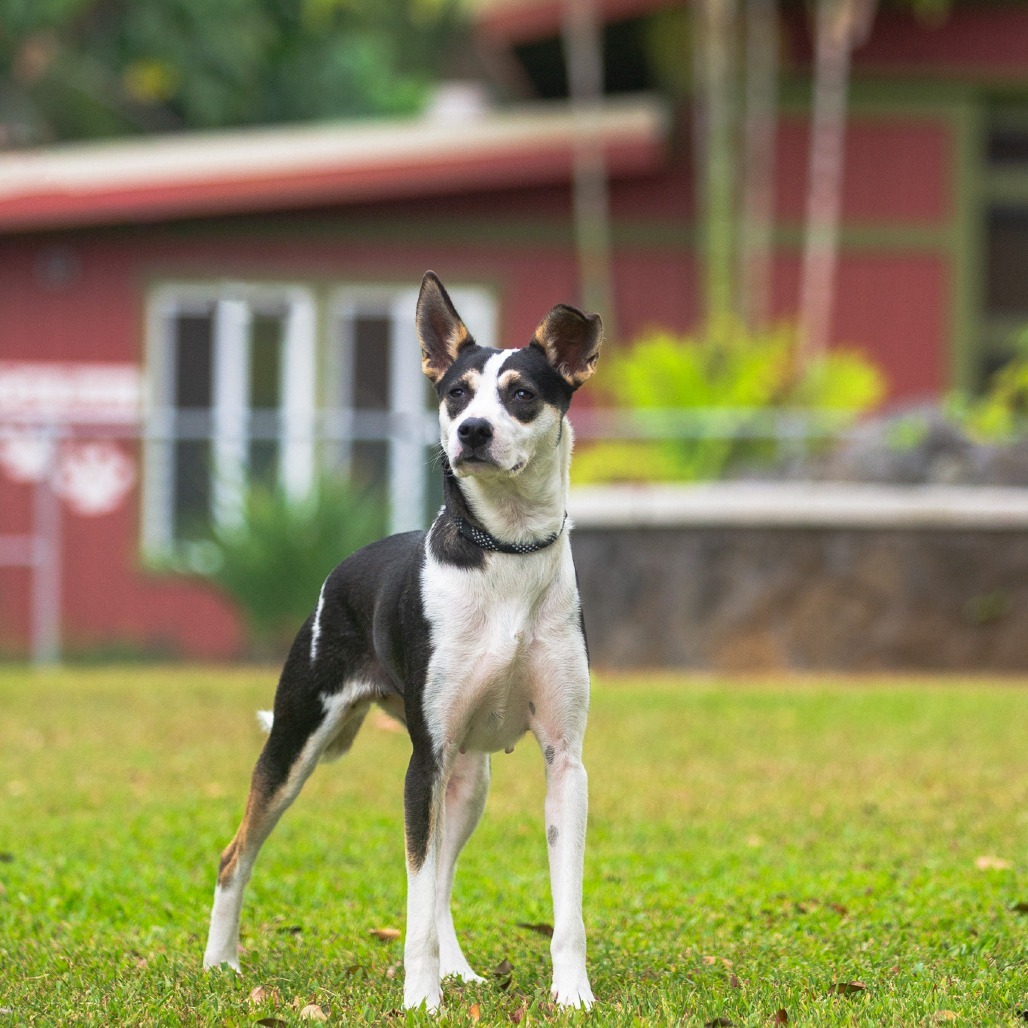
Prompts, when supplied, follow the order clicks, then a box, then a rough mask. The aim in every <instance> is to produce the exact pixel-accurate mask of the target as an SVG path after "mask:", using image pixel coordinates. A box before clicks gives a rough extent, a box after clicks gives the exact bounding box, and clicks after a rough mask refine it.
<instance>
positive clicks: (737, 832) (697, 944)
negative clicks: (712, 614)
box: [0, 668, 1028, 1026]
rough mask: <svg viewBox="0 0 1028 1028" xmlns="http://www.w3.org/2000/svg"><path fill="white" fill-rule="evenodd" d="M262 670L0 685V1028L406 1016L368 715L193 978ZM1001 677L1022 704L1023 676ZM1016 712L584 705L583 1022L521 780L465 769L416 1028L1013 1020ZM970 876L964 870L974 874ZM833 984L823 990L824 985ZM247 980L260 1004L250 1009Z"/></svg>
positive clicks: (798, 697) (961, 707)
mask: <svg viewBox="0 0 1028 1028" xmlns="http://www.w3.org/2000/svg"><path fill="white" fill-rule="evenodd" d="M273 684H274V672H273V671H262V670H226V669H202V670H195V669H194V670H177V669H126V668H118V669H102V668H101V669H90V670H66V671H63V672H60V673H54V674H48V675H37V674H33V673H31V672H29V671H26V670H24V669H13V668H9V669H7V670H0V885H2V888H0V1011H2V1013H0V1026H3V1025H7V1024H45V1025H66V1024H75V1023H85V1024H105V1025H121V1024H178V1023H184V1024H230V1025H234V1024H240V1025H252V1024H255V1023H257V1022H258V1021H259V1020H260V1019H264V1018H276V1019H278V1020H280V1021H281V1022H283V1023H287V1024H299V1023H301V1022H300V1018H299V1012H298V1010H297V1009H294V1008H293V1007H292V1006H291V1005H290V1004H292V1002H293V1001H294V1000H296V999H299V1000H300V1001H301V1002H302V1003H307V1002H311V1001H313V1002H315V1003H317V1004H319V1005H320V1006H321V1007H323V1008H324V1009H325V1010H327V1011H328V1012H329V1014H330V1020H331V1022H332V1023H335V1024H346V1025H351V1024H389V1023H404V1022H405V1021H411V1022H421V1021H422V1020H425V1018H424V1017H423V1015H417V1016H416V1015H403V1014H402V1013H400V1012H399V1007H400V1005H401V999H402V968H401V966H400V964H401V959H402V943H401V942H400V941H379V940H378V939H376V938H375V937H374V936H372V935H371V934H370V930H371V929H373V928H380V927H393V928H402V927H403V911H404V888H405V877H404V862H403V852H402V813H401V806H400V796H401V789H402V780H403V774H404V770H405V766H406V759H407V754H408V752H409V751H408V744H407V741H406V738H405V736H403V735H402V734H397V733H395V732H393V731H388V730H386V728H385V727H383V724H382V723H381V722H380V721H378V720H376V719H375V718H374V716H373V717H372V718H369V723H368V725H367V726H366V728H365V729H364V732H363V733H362V735H361V737H360V738H359V739H358V741H357V744H356V746H355V747H354V750H353V752H352V753H351V755H350V756H349V757H347V758H345V759H344V760H343V761H342V762H340V763H337V764H332V765H329V766H327V767H324V768H321V769H319V771H318V773H317V774H316V775H315V776H314V778H313V779H312V780H311V782H310V783H309V784H308V786H307V789H306V790H305V792H304V794H303V796H302V797H301V798H300V800H299V801H298V802H297V804H296V806H295V807H294V808H293V810H292V811H291V812H290V813H289V815H287V817H286V819H285V820H284V821H283V823H282V824H281V825H280V827H279V829H278V831H277V832H276V833H275V835H274V836H273V837H272V839H271V841H270V842H269V844H268V845H267V847H266V848H265V851H264V853H263V854H262V857H261V860H260V862H259V863H258V866H257V870H256V873H255V876H254V880H253V883H252V885H251V889H250V892H249V894H248V900H247V904H246V907H245V908H244V924H243V944H244V947H245V953H244V956H243V964H244V975H243V976H242V977H241V978H238V979H237V978H236V976H234V975H232V974H228V973H221V974H213V975H205V974H203V973H202V972H201V970H200V957H201V951H202V948H203V942H204V938H205V932H206V919H207V914H208V910H209V904H210V899H211V894H212V888H213V876H214V872H215V866H216V862H217V856H218V853H219V851H220V849H221V848H222V846H223V845H224V844H225V843H226V842H227V840H228V839H229V837H230V836H231V834H232V832H233V831H234V829H235V826H236V822H237V819H238V817H239V814H240V810H241V804H242V800H243V796H244V792H245V787H246V782H247V779H248V775H249V771H250V767H251V764H252V761H253V759H254V757H255V756H256V753H257V751H258V748H259V746H260V736H259V733H258V729H257V726H256V722H255V720H254V717H253V711H254V710H255V709H256V708H257V707H258V706H260V705H266V704H267V703H268V701H269V699H270V695H271V691H272V689H273ZM1021 684H1022V685H1023V684H1028V683H1021ZM1026 712H1028V693H1025V692H1024V691H1023V689H1022V688H1019V687H1017V686H1016V685H1015V684H1014V683H1006V684H999V683H993V684H989V683H970V682H968V683H956V682H947V681H930V682H919V683H911V682H909V681H886V680H875V681H859V682H858V681H843V682H840V681H834V682H832V681H826V682H817V681H814V680H805V681H802V682H799V683H790V682H788V681H767V682H760V683H753V682H750V683H746V682H739V681H715V680H709V681H708V680H702V681H701V680H696V679H680V678H673V677H663V678H636V679H617V680H615V679H604V680H601V681H600V682H598V683H597V686H596V688H595V692H594V699H593V711H592V717H591V723H590V730H589V735H588V744H587V755H586V756H587V763H588V766H589V768H590V787H591V806H590V827H589V848H588V855H587V866H586V883H585V891H586V924H587V928H588V930H589V940H590V971H591V978H592V984H593V990H594V992H595V993H596V995H597V998H598V1001H599V1002H598V1004H597V1006H596V1008H595V1009H594V1011H593V1012H592V1013H591V1014H588V1015H583V1014H569V1013H557V1012H555V1011H553V1010H552V1008H551V1007H550V1006H549V1004H548V999H549V997H548V985H549V959H548V952H547V946H548V940H547V939H546V938H545V937H544V936H543V935H541V934H538V933H536V932H533V931H531V930H527V929H525V928H520V927H518V924H519V922H523V923H535V922H548V921H549V920H550V911H549V890H548V882H547V875H546V865H545V860H546V846H545V839H544V829H543V825H542V816H541V807H542V796H543V774H542V761H541V759H540V757H539V755H538V753H537V752H536V747H535V745H534V743H533V742H532V741H531V740H530V739H526V740H525V741H524V742H523V743H521V744H520V745H519V746H518V748H517V750H516V751H515V752H514V754H513V755H511V756H504V755H503V754H499V755H498V756H497V757H496V758H495V759H494V760H493V790H492V795H491V797H490V802H489V806H488V808H487V810H486V816H485V818H484V819H483V823H482V825H481V826H480V828H479V831H478V832H477V833H476V835H475V837H474V838H473V839H472V841H471V843H470V844H469V846H468V849H467V850H466V852H465V855H464V859H463V861H462V864H461V869H460V873H459V876H458V900H457V908H456V919H457V926H458V932H459V933H460V934H461V937H462V939H463V941H464V944H465V951H466V952H467V954H468V956H469V958H470V960H471V962H472V964H473V965H474V966H476V967H477V968H478V969H479V970H480V971H489V970H491V969H494V968H496V967H497V965H499V964H500V962H501V961H503V960H505V959H506V960H508V961H509V962H510V964H512V965H513V971H512V972H511V974H510V975H509V981H508V976H504V975H494V976H493V977H492V978H491V979H490V980H489V981H488V982H487V983H486V984H483V985H466V986H457V985H450V986H449V988H448V989H447V990H446V1012H445V1023H447V1024H457V1025H461V1024H471V1023H473V1021H474V1019H475V1016H476V1014H477V1015H478V1016H480V1018H481V1020H480V1022H479V1023H482V1024H510V1023H511V1022H512V1020H513V1021H517V1020H519V1019H520V1020H521V1023H540V1022H547V1023H554V1024H565V1023H576V1024H577V1023H589V1024H594V1025H631V1024H640V1025H664V1024H677V1023H683V1024H697V1025H700V1024H704V1023H710V1022H715V1021H716V1019H718V1018H720V1019H723V1020H722V1021H721V1022H720V1023H725V1022H727V1021H731V1022H732V1023H733V1024H736V1025H767V1024H769V1023H773V1022H774V1018H775V1015H776V1012H777V1011H779V1010H785V1011H786V1012H787V1015H788V1019H789V1020H788V1023H789V1024H811V1025H832V1024H847V1025H849V1024H884V1025H935V1024H948V1023H957V1024H965V1025H992V1024H1000V1025H1002V1024H1010V1025H1013V1024H1019V1023H1020V1024H1023V1023H1024V1015H1022V1014H1021V1013H1020V1012H1021V1011H1024V1010H1025V1009H1026V1008H1028V914H1026V913H1024V912H1019V910H1018V909H1017V907H1018V904H1021V905H1022V907H1023V909H1025V910H1028V876H1026V871H1028V745H1026V740H1028V717H1026ZM981 858H989V859H988V860H984V861H983V860H982V859H981ZM845 983H861V985H862V986H863V988H857V987H855V986H854V987H852V988H848V989H845V990H843V994H840V993H839V990H838V989H837V988H836V987H837V986H839V985H840V984H845ZM258 985H262V986H265V987H266V989H267V990H269V992H270V991H271V990H272V989H277V990H278V993H279V994H280V996H281V1001H280V1002H276V1001H275V1000H270V1001H266V1002H265V1003H263V1004H260V1005H252V1004H251V1003H250V1002H249V1001H248V996H249V994H250V992H251V990H252V989H253V988H254V987H255V986H258Z"/></svg>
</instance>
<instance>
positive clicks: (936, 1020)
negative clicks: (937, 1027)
mask: <svg viewBox="0 0 1028 1028" xmlns="http://www.w3.org/2000/svg"><path fill="white" fill-rule="evenodd" d="M956 1019H957V1013H956V1011H955V1010H936V1011H935V1013H934V1014H932V1023H933V1024H944V1023H945V1022H946V1021H955V1020H956Z"/></svg>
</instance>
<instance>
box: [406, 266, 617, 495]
mask: <svg viewBox="0 0 1028 1028" xmlns="http://www.w3.org/2000/svg"><path fill="white" fill-rule="evenodd" d="M417 328H418V338H419V340H420V342H421V367H422V369H423V370H424V372H425V374H426V375H427V376H428V378H429V380H430V381H431V382H432V384H433V385H434V386H435V388H436V393H437V394H438V396H439V425H440V432H441V439H442V445H443V449H444V451H445V453H446V457H447V459H448V460H449V463H450V467H451V468H453V470H454V472H455V474H457V475H458V476H460V477H464V476H465V475H480V474H485V475H489V474H500V475H512V474H517V473H518V472H520V471H522V470H523V469H524V468H525V467H526V466H527V465H528V464H529V463H530V462H531V460H532V458H533V456H534V455H535V453H536V451H537V450H538V449H539V447H540V446H542V445H544V443H545V441H546V440H548V439H552V440H556V439H558V438H559V436H560V426H561V422H562V420H563V418H564V415H565V414H566V413H567V409H568V407H569V406H570V404H571V397H572V395H573V394H574V392H575V390H576V389H577V388H578V387H579V386H580V385H582V384H583V383H584V382H585V381H586V380H587V379H588V378H590V377H591V376H592V374H593V372H594V371H595V369H596V358H597V356H598V354H599V349H600V341H601V339H602V335H603V327H602V324H601V322H600V316H599V315H598V314H583V313H582V312H581V311H579V310H576V309H575V308H574V307H568V306H565V305H564V304H558V305H557V306H556V307H554V308H553V309H552V310H551V311H550V313H549V314H547V315H546V317H545V318H543V320H542V323H541V324H540V325H539V327H538V328H537V329H536V330H535V334H534V336H533V337H532V340H531V342H530V343H529V344H528V345H527V346H524V347H522V348H521V349H515V350H495V349H492V348H491V347H486V346H479V345H478V344H477V343H476V342H475V340H474V338H473V337H472V336H471V334H470V333H469V332H468V330H467V328H466V327H465V325H464V322H463V321H461V318H460V315H459V314H458V313H457V311H456V310H455V309H454V306H453V303H452V302H451V301H450V297H449V296H448V295H447V293H446V290H445V289H444V288H443V285H442V283H441V282H440V281H439V279H438V278H436V276H435V275H434V274H433V273H432V272H430V271H429V272H427V273H426V274H425V277H424V279H423V280H422V283H421V292H420V294H419V295H418V313H417Z"/></svg>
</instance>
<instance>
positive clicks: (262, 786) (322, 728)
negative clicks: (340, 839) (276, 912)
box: [203, 655, 369, 971]
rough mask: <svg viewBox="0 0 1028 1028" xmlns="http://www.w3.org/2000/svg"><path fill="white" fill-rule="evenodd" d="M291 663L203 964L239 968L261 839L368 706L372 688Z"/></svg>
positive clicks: (225, 871)
mask: <svg viewBox="0 0 1028 1028" xmlns="http://www.w3.org/2000/svg"><path fill="white" fill-rule="evenodd" d="M319 677H320V676H311V675H309V674H308V673H306V671H304V672H301V671H300V670H299V669H298V666H297V664H296V662H295V661H294V660H293V656H292V655H291V656H290V660H289V661H287V663H286V668H285V670H284V671H283V675H282V681H281V682H280V683H279V690H278V693H277V694H276V698H275V717H274V721H273V723H272V726H271V734H270V735H269V736H268V739H267V742H266V743H265V745H264V749H263V750H262V751H261V755H260V757H259V758H258V760H257V765H256V767H254V770H253V777H252V779H251V783H250V793H249V796H248V798H247V801H246V812H245V813H244V815H243V820H242V823H241V824H240V826H239V829H238V831H237V832H236V834H235V836H234V837H233V839H232V841H231V842H230V843H229V844H228V846H227V847H226V848H225V851H224V852H223V853H222V855H221V864H220V867H219V870H218V884H217V887H216V888H215V890H214V907H213V909H212V911H211V924H210V931H209V934H208V937H207V948H206V950H205V951H204V958H203V966H204V967H205V968H212V967H219V966H220V965H222V964H228V965H229V966H230V967H233V968H235V969H236V970H237V971H238V970H239V915H240V911H241V909H242V905H243V893H244V891H245V889H246V884H247V882H248V881H249V879H250V873H251V871H252V870H253V865H254V862H255V861H256V860H257V854H258V853H259V852H260V848H261V846H262V845H263V844H264V842H265V840H266V839H267V838H268V836H269V835H270V834H271V832H272V829H273V828H274V827H275V825H276V824H277V823H278V820H279V818H280V817H281V816H282V815H283V814H284V813H285V812H286V810H287V809H288V807H289V805H290V804H291V803H292V802H293V800H295V799H296V797H297V796H298V795H299V793H300V790H301V789H302V788H303V784H304V782H306V781H307V779H308V778H309V777H310V775H311V772H312V771H313V770H314V768H315V766H316V765H317V763H318V761H319V760H320V759H321V758H322V757H323V756H325V755H326V754H328V755H338V753H339V752H340V751H341V750H343V749H345V748H348V746H349V743H351V742H352V741H353V738H354V736H355V735H356V734H357V729H358V728H359V727H360V723H361V721H363V719H364V715H365V714H366V713H367V710H368V706H369V689H368V687H367V686H364V685H362V684H352V685H347V686H344V688H343V689H342V690H341V691H339V692H335V693H331V694H325V693H321V692H319V691H318V687H317V678H319Z"/></svg>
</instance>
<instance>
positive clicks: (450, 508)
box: [428, 453, 489, 571]
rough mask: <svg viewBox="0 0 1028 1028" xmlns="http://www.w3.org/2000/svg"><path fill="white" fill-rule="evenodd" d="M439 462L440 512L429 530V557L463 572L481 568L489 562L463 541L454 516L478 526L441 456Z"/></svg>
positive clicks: (476, 549)
mask: <svg viewBox="0 0 1028 1028" xmlns="http://www.w3.org/2000/svg"><path fill="white" fill-rule="evenodd" d="M439 461H440V463H441V464H442V468H443V509H442V511H441V512H440V514H439V516H438V517H437V518H436V519H435V523H434V524H433V525H432V528H431V529H430V530H429V535H428V545H429V548H430V549H431V551H432V556H433V557H435V559H436V560H438V561H439V562H440V563H442V564H452V565H453V566H454V567H458V568H464V569H465V570H469V571H470V570H479V569H481V568H484V567H485V565H486V561H487V560H488V559H489V557H488V555H487V554H486V552H485V550H483V549H482V548H481V547H480V546H476V545H475V544H474V543H473V542H471V541H470V540H469V539H465V538H464V536H462V535H461V534H460V532H459V531H458V530H457V525H456V523H455V521H454V515H457V516H459V517H462V518H463V519H464V520H465V521H467V522H468V523H469V524H472V525H477V526H478V527H479V528H481V527H482V526H481V525H480V524H479V522H478V520H477V519H476V518H475V516H474V515H473V514H472V513H471V508H470V507H468V504H467V501H466V500H465V499H464V494H463V493H462V492H461V489H460V484H459V483H458V482H457V477H456V475H454V473H453V469H452V468H451V467H450V462H449V461H448V460H447V459H446V455H445V454H444V453H440V455H439Z"/></svg>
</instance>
